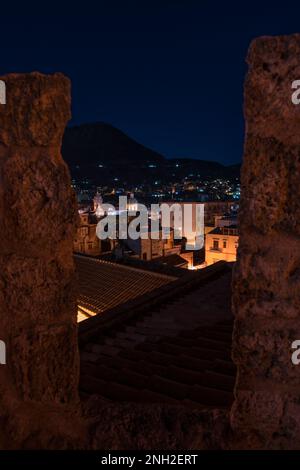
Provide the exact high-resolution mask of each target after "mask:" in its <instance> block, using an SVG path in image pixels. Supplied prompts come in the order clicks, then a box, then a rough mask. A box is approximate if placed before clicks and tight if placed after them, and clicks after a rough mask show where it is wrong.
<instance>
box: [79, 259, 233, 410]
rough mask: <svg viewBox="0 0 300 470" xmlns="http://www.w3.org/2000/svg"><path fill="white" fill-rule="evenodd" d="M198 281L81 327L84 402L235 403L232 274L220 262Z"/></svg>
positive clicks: (170, 286)
mask: <svg viewBox="0 0 300 470" xmlns="http://www.w3.org/2000/svg"><path fill="white" fill-rule="evenodd" d="M191 279H192V278H190V280H184V278H182V279H180V280H177V281H175V282H173V283H170V284H167V285H165V286H163V287H161V288H160V292H161V294H160V295H159V294H157V293H156V295H155V296H154V294H153V296H152V298H153V299H152V300H151V298H150V297H149V295H148V297H147V298H145V300H144V302H143V300H142V298H140V299H139V301H135V302H133V303H131V305H127V307H126V305H124V307H123V309H122V306H119V308H118V309H117V312H115V315H114V314H113V313H114V312H113V311H111V312H106V314H105V315H104V316H103V315H101V316H99V317H94V318H90V319H89V320H87V321H85V322H83V323H81V324H80V328H79V340H80V350H81V379H80V390H81V395H82V398H83V399H89V398H90V397H91V396H93V395H97V398H98V399H100V400H103V401H104V402H106V401H108V402H111V401H113V402H115V401H117V402H132V403H168V404H173V405H181V406H187V407H192V408H198V409H209V408H211V407H218V408H227V407H229V406H230V405H231V403H232V401H233V387H234V382H235V367H234V365H233V363H232V360H231V353H230V350H231V336H232V324H233V319H232V314H231V306H230V296H231V269H230V267H228V264H227V263H224V262H221V263H216V265H213V266H212V267H209V268H206V269H205V270H202V272H201V274H200V275H199V276H196V277H195V278H194V280H191Z"/></svg>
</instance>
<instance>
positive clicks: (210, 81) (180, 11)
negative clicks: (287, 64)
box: [0, 0, 300, 164]
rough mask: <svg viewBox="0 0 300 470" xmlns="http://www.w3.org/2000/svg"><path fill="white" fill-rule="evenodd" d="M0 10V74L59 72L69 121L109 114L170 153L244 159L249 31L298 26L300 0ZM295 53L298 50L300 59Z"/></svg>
mask: <svg viewBox="0 0 300 470" xmlns="http://www.w3.org/2000/svg"><path fill="white" fill-rule="evenodd" d="M0 9H1V12H0V15H1V17H0V32H1V33H0V74H4V73H8V72H24V71H26V72H28V71H33V70H39V71H41V72H45V73H50V72H55V71H62V72H64V73H66V74H67V75H68V76H69V77H70V78H71V80H72V84H73V90H72V96H73V104H72V107H73V111H72V112H73V120H72V123H76V124H79V123H84V122H93V121H105V122H109V123H111V124H113V125H114V126H116V127H118V128H120V129H122V130H123V131H124V132H126V133H127V134H128V135H130V136H131V137H133V138H135V139H136V140H138V141H140V142H141V143H143V144H144V145H147V146H149V147H151V148H153V149H155V150H157V151H159V152H161V153H163V154H164V155H165V156H167V157H193V158H200V159H205V160H217V161H220V162H222V163H225V164H230V163H235V162H238V161H240V160H241V157H242V150H243V113H242V97H243V80H244V75H245V72H246V65H245V56H246V52H247V48H248V45H249V43H250V41H251V39H252V38H254V37H256V36H259V35H274V34H288V33H293V32H300V15H299V13H300V3H299V2H289V1H285V2H283V3H281V4H280V5H276V4H275V2H266V1H262V0H261V1H251V2H249V1H248V2H240V5H238V4H237V1H235V2H234V1H227V2H224V1H212V0H210V1H205V0H202V1H201V0H198V1H192V0H190V1H189V0H185V1H167V0H166V1H164V0H161V1H160V2H155V1H151V2H150V1H147V0H140V1H139V2H135V1H130V0H123V1H122V2H121V1H119V2H117V1H114V0H107V1H105V2H104V1H102V0H98V1H97V2H93V3H92V2H90V1H89V0H86V1H82V2H80V3H78V4H77V5H76V6H75V5H74V4H73V5H72V4H71V3H70V4H69V3H67V2H64V1H61V2H57V3H56V2H54V1H52V2H51V3H50V2H49V3H45V2H39V3H38V4H36V6H35V8H34V5H33V4H32V3H31V2H26V1H25V2H23V6H22V7H18V6H17V4H15V6H14V7H13V10H14V11H12V8H11V9H10V11H7V10H5V7H3V5H2V4H1V7H0ZM299 60H300V58H299Z"/></svg>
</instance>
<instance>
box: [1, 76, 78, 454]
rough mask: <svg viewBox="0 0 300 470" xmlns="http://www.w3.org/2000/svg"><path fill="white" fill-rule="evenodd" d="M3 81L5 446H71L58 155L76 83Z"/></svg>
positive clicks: (69, 280) (69, 237) (67, 196)
mask: <svg viewBox="0 0 300 470" xmlns="http://www.w3.org/2000/svg"><path fill="white" fill-rule="evenodd" d="M1 80H4V81H5V83H6V89H7V104H6V105H1V106H0V180H1V186H0V220H1V231H0V310H1V316H0V339H1V340H3V341H5V343H6V345H7V364H6V365H1V366H0V414H1V416H2V417H3V422H4V423H5V424H4V425H3V426H2V434H3V435H6V438H4V437H3V439H1V437H0V447H7V446H9V447H28V446H29V447H30V446H34V447H39V446H41V447H42V446H43V445H45V447H47V442H48V446H49V447H53V446H54V441H55V442H56V444H57V447H68V446H71V447H72V446H74V445H75V444H74V443H75V442H77V443H78V435H77V432H78V431H77V430H76V429H75V428H76V427H74V426H72V425H71V423H72V419H73V418H72V416H73V417H74V414H75V413H77V412H79V399H78V392H77V387H78V373H79V365H78V350H77V325H76V298H75V295H74V265H73V256H72V241H73V234H74V230H75V226H76V218H77V211H76V202H75V196H74V194H73V191H72V189H71V184H70V176H69V171H68V169H67V166H66V164H65V163H64V161H63V160H62V157H61V154H60V146H61V138H62V135H63V132H64V128H65V125H66V123H67V121H68V119H69V118H70V83H69V80H68V79H67V78H66V77H64V76H63V75H61V74H55V75H52V76H46V75H42V74H39V73H32V74H24V75H22V74H21V75H15V74H13V75H7V76H4V77H1ZM66 416H69V418H68V419H67V418H66ZM59 417H60V418H59ZM7 436H10V438H8V437H7ZM7 439H8V440H7ZM47 439H48V441H47ZM8 441H9V442H8Z"/></svg>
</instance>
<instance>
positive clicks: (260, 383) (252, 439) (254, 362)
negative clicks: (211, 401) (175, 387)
mask: <svg viewBox="0 0 300 470" xmlns="http://www.w3.org/2000/svg"><path fill="white" fill-rule="evenodd" d="M248 64H249V72H248V75H247V78H246V84H245V118H246V142H245V149H244V162H243V168H242V198H241V210H240V244H239V251H238V262H237V265H236V269H235V273H234V283H233V307H234V313H235V315H236V320H235V330H234V344H233V357H234V361H235V362H236V364H237V366H238V377H237V383H236V390H235V393H236V400H235V403H234V406H233V408H232V410H231V426H232V429H233V431H234V433H235V435H236V436H238V437H240V438H241V440H240V444H238V445H239V446H240V447H248V448H285V449H287V448H298V449H299V448H300V366H298V367H297V366H295V365H293V364H292V362H291V349H290V348H291V343H292V341H294V340H295V339H300V198H299V196H300V105H299V106H295V105H294V104H293V103H292V101H291V95H292V92H293V91H294V90H292V88H291V84H292V82H293V81H294V80H297V79H300V35H292V36H282V37H262V38H259V39H256V40H255V41H253V43H252V45H251V47H250V50H249V54H248Z"/></svg>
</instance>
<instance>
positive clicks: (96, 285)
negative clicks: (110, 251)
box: [74, 255, 176, 319]
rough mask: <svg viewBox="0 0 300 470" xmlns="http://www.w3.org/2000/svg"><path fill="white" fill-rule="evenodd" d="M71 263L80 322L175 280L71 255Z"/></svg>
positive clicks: (170, 277) (161, 275)
mask: <svg viewBox="0 0 300 470" xmlns="http://www.w3.org/2000/svg"><path fill="white" fill-rule="evenodd" d="M74 259H75V264H76V269H77V272H78V294H77V298H78V305H79V311H80V312H81V313H82V319H83V318H84V317H89V316H90V315H93V314H99V313H102V312H104V311H105V310H108V309H111V308H113V307H116V306H117V305H119V304H123V303H125V302H127V301H128V300H130V299H134V298H136V297H138V296H140V295H143V294H145V293H147V292H150V291H152V290H154V289H157V288H159V287H161V286H163V285H165V284H168V283H169V282H172V281H174V280H175V279H176V278H175V277H172V276H167V275H163V274H157V273H152V272H150V271H144V270H141V269H136V268H132V267H128V266H124V265H120V264H116V263H110V262H107V261H102V260H98V259H95V258H90V257H86V256H81V255H74ZM89 312H90V313H89Z"/></svg>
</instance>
